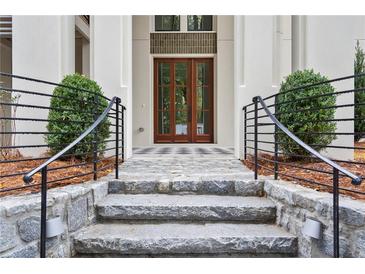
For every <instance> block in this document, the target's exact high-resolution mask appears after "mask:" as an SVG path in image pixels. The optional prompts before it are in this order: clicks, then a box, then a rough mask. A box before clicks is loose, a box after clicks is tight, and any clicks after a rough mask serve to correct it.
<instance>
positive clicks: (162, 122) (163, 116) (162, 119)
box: [158, 111, 170, 134]
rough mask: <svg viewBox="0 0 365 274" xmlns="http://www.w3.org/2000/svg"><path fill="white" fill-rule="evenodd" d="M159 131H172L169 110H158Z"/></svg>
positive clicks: (165, 132) (164, 132)
mask: <svg viewBox="0 0 365 274" xmlns="http://www.w3.org/2000/svg"><path fill="white" fill-rule="evenodd" d="M158 133H160V134H169V133H170V112H168V111H159V112H158Z"/></svg>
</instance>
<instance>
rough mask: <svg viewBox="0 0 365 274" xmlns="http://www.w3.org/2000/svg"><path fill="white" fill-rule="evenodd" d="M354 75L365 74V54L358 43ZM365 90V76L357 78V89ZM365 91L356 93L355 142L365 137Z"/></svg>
mask: <svg viewBox="0 0 365 274" xmlns="http://www.w3.org/2000/svg"><path fill="white" fill-rule="evenodd" d="M355 51H356V53H355V61H354V73H355V74H360V73H364V72H365V53H364V50H363V49H362V48H361V47H360V43H359V41H357V44H356V47H355ZM361 88H365V76H362V77H357V78H355V89H361ZM360 104H365V90H361V91H357V92H355V132H360V133H359V134H356V135H355V141H358V140H359V139H360V138H362V137H363V136H364V135H365V133H364V132H365V105H360Z"/></svg>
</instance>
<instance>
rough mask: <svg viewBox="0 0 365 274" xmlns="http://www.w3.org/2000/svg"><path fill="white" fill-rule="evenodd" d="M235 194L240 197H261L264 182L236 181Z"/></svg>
mask: <svg viewBox="0 0 365 274" xmlns="http://www.w3.org/2000/svg"><path fill="white" fill-rule="evenodd" d="M234 189H235V193H236V194H237V195H240V196H262V195H263V190H264V182H263V181H259V180H237V181H235V182H234Z"/></svg>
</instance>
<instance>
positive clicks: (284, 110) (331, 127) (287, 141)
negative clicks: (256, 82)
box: [277, 70, 336, 158]
mask: <svg viewBox="0 0 365 274" xmlns="http://www.w3.org/2000/svg"><path fill="white" fill-rule="evenodd" d="M326 80H328V79H327V78H326V77H325V76H322V75H320V74H319V73H315V72H314V71H313V70H303V71H296V72H294V73H292V74H290V75H289V76H288V77H286V79H285V80H284V81H283V82H282V83H281V87H280V92H279V95H278V97H277V102H278V103H279V105H278V106H277V113H278V114H279V115H278V117H277V118H278V119H279V121H280V122H282V123H283V124H284V125H285V126H286V127H287V128H288V129H289V130H290V131H291V132H293V133H295V134H296V135H297V136H298V137H299V138H300V139H301V140H302V141H304V142H305V143H307V144H316V145H317V144H318V145H322V146H319V147H317V146H316V147H314V149H316V150H319V151H320V150H322V149H323V148H324V147H325V146H326V145H328V144H330V143H331V142H332V141H333V140H334V139H336V135H334V134H333V135H331V134H325V135H322V134H302V133H316V132H325V133H334V132H335V131H336V123H335V122H328V121H327V122H326V121H323V120H330V119H333V118H334V116H335V109H334V108H328V109H322V108H324V107H329V106H334V105H335V104H336V95H335V94H333V95H329V96H322V97H317V98H311V99H306V98H307V97H309V96H317V95H321V94H327V93H333V92H334V88H333V87H332V86H331V84H329V83H327V84H322V85H318V86H314V87H309V88H305V89H299V90H295V91H290V92H286V91H288V90H290V89H292V88H296V87H300V86H304V85H309V84H314V83H319V82H323V81H326ZM289 101H290V102H289ZM285 102H288V103H285ZM305 109H311V110H310V111H304V110H305ZM280 132H281V131H280ZM278 140H279V142H280V144H279V148H280V149H281V151H283V152H284V153H287V154H295V155H308V153H307V152H306V150H304V149H303V148H302V147H300V146H299V145H297V144H296V143H295V142H294V141H293V140H292V139H291V138H289V137H288V136H287V135H285V134H279V135H278ZM291 158H295V156H294V157H291Z"/></svg>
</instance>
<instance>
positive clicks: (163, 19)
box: [155, 15, 180, 31]
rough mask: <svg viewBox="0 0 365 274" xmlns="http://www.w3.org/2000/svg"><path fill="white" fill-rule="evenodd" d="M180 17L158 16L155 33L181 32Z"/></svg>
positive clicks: (156, 17)
mask: <svg viewBox="0 0 365 274" xmlns="http://www.w3.org/2000/svg"><path fill="white" fill-rule="evenodd" d="M179 30H180V16H178V15H156V16H155V31H179Z"/></svg>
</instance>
